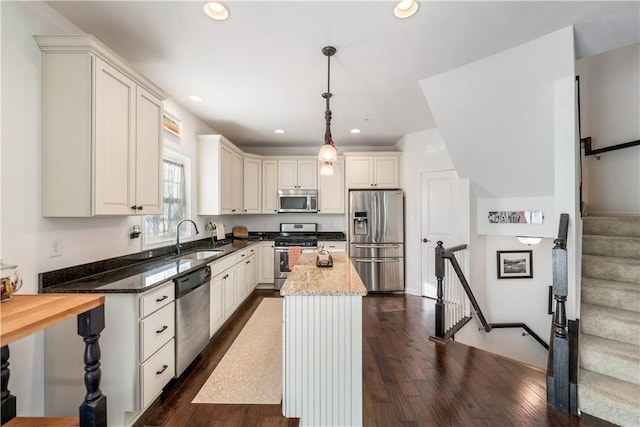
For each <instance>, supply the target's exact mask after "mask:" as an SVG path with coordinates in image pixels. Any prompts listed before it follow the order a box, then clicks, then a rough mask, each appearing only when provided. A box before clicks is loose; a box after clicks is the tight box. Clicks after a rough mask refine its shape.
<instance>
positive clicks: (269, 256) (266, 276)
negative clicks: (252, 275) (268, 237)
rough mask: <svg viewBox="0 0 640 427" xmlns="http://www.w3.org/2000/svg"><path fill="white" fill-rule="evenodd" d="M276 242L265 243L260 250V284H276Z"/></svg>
mask: <svg viewBox="0 0 640 427" xmlns="http://www.w3.org/2000/svg"><path fill="white" fill-rule="evenodd" d="M274 257H275V251H274V242H263V243H262V244H261V245H260V247H259V248H258V278H257V281H258V283H269V284H271V285H273V284H274V281H275V278H274V275H275V272H274V263H275V258H274Z"/></svg>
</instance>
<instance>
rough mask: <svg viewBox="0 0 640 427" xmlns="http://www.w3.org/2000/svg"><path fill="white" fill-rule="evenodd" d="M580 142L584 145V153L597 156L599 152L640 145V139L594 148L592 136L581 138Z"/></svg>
mask: <svg viewBox="0 0 640 427" xmlns="http://www.w3.org/2000/svg"><path fill="white" fill-rule="evenodd" d="M580 142H582V144H583V145H584V155H585V156H597V155H598V154H602V153H607V152H609V151H615V150H621V149H623V148H629V147H635V146H637V145H640V139H638V140H635V141H629V142H624V143H622V144H616V145H610V146H608V147H604V148H597V149H595V150H593V149H592V148H591V137H590V136H588V137H586V138H581V139H580Z"/></svg>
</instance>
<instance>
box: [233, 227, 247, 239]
mask: <svg viewBox="0 0 640 427" xmlns="http://www.w3.org/2000/svg"><path fill="white" fill-rule="evenodd" d="M231 232H232V233H233V238H234V239H248V238H249V230H247V227H244V226H241V225H234V226H233V228H232V229H231Z"/></svg>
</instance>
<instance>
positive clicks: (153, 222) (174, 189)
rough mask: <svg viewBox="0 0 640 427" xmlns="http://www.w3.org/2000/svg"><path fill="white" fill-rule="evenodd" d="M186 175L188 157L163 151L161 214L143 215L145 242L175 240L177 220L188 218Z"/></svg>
mask: <svg viewBox="0 0 640 427" xmlns="http://www.w3.org/2000/svg"><path fill="white" fill-rule="evenodd" d="M187 176H188V159H186V158H184V157H182V156H180V155H177V154H174V153H170V152H165V154H164V161H163V165H162V183H163V194H162V199H163V205H164V208H163V214H162V215H148V216H146V217H145V244H153V243H160V242H165V241H170V240H175V238H176V227H177V225H178V222H180V220H182V219H184V218H188V214H189V212H188V208H189V204H188V201H187V194H189V192H188V191H187V190H188V188H187V187H188V185H187V184H188V182H187V179H186V177H187ZM185 231H186V230H185ZM185 235H187V233H185Z"/></svg>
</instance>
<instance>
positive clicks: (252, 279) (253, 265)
mask: <svg viewBox="0 0 640 427" xmlns="http://www.w3.org/2000/svg"><path fill="white" fill-rule="evenodd" d="M257 259H258V258H257V257H256V256H255V255H252V256H250V257H249V259H247V261H246V267H245V269H246V271H245V280H246V282H245V283H246V286H247V291H246V292H247V297H248V296H249V295H251V293H252V292H253V290H254V289H255V288H256V285H257V284H258V279H257V273H258V261H257Z"/></svg>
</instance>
